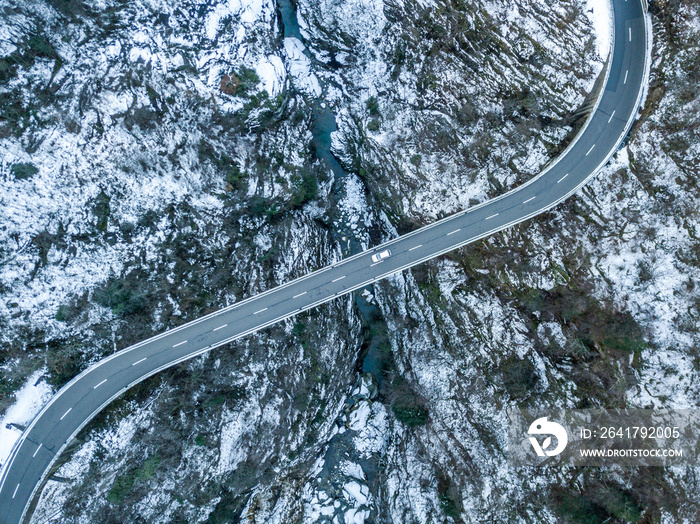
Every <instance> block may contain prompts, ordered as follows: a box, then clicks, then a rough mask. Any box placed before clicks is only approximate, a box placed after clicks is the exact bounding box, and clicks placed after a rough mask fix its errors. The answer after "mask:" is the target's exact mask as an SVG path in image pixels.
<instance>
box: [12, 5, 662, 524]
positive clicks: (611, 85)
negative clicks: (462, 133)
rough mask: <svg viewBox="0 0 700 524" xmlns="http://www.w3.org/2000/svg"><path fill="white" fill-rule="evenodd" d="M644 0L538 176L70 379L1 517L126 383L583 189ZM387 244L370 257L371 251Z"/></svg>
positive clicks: (609, 151) (630, 88)
mask: <svg viewBox="0 0 700 524" xmlns="http://www.w3.org/2000/svg"><path fill="white" fill-rule="evenodd" d="M643 2H644V0H612V2H611V4H612V9H613V15H614V38H613V39H612V49H611V52H612V54H611V59H610V58H609V59H608V62H607V71H606V79H605V82H604V86H603V88H602V91H601V93H600V95H599V97H598V98H597V102H596V105H595V107H594V110H593V112H592V113H591V115H590V117H589V119H588V121H587V123H586V125H585V126H584V128H583V129H582V131H581V132H580V133H579V134H578V135H577V137H576V139H575V140H574V142H573V143H572V144H571V145H570V146H569V147H568V148H567V149H566V150H565V151H564V152H563V153H562V155H560V157H559V158H558V159H557V161H556V162H555V163H553V164H552V165H550V166H549V167H548V168H547V169H546V170H545V171H543V172H542V173H541V174H539V175H538V176H537V177H536V178H534V179H533V180H531V181H529V182H528V183H527V184H524V185H522V186H520V187H518V188H516V189H514V190H512V191H510V192H508V193H506V194H504V195H502V196H500V197H498V198H494V199H492V200H490V201H488V202H486V203H484V204H481V205H479V206H476V207H474V208H470V209H468V210H467V211H464V212H461V213H457V214H455V215H452V216H450V217H447V218H445V219H443V220H440V221H438V222H436V223H434V224H431V225H429V226H426V227H424V228H422V229H419V230H416V231H413V232H411V233H409V234H407V235H404V236H401V237H399V238H396V239H394V240H391V241H389V242H387V243H385V244H383V245H381V246H377V247H376V248H373V249H371V250H368V251H365V252H363V253H359V254H357V255H354V256H351V257H349V258H347V259H344V260H342V261H341V262H339V263H337V264H334V265H333V266H328V267H326V268H323V269H321V270H318V271H315V272H313V273H310V274H308V275H306V276H304V277H302V278H299V279H297V280H294V281H291V282H288V283H287V284H284V285H282V286H279V287H277V288H274V289H271V290H269V291H267V292H265V293H261V294H259V295H257V296H254V297H251V298H249V299H246V300H243V301H241V302H240V303H237V304H234V305H233V306H231V307H228V308H226V309H222V310H220V311H217V312H215V313H212V314H210V315H207V316H205V317H202V318H200V319H197V320H195V321H193V322H190V323H188V324H184V325H182V326H180V327H178V328H175V329H172V330H170V331H166V332H165V333H162V334H160V335H157V336H155V337H153V338H150V339H148V340H144V341H143V342H141V343H139V344H136V345H135V346H131V347H129V348H126V349H124V350H122V351H119V352H117V353H115V354H113V355H111V356H110V357H108V358H105V359H104V360H102V361H100V362H98V363H97V364H95V365H93V366H91V367H90V368H88V369H86V370H85V371H84V372H83V373H81V374H80V375H78V376H77V377H75V378H74V379H73V380H71V381H70V382H69V383H68V384H66V385H65V386H64V387H63V388H62V389H61V390H60V391H59V392H58V393H57V394H56V395H55V396H54V397H53V398H52V399H51V400H50V401H49V403H48V404H47V405H46V406H44V408H43V409H42V410H41V412H40V413H39V414H38V415H37V416H36V417H35V418H34V420H33V421H32V423H31V424H30V425H29V427H27V428H26V430H25V431H24V432H23V434H22V436H21V437H20V438H19V440H18V441H17V442H16V443H15V446H14V448H13V449H12V452H11V455H10V457H9V458H8V460H7V462H6V463H5V465H4V468H3V470H2V477H1V478H0V523H3V524H17V523H19V522H22V520H23V519H24V517H25V514H26V512H27V509H28V507H29V505H30V502H31V501H32V499H33V497H34V495H35V494H36V493H37V490H38V489H39V487H40V486H41V485H42V481H43V479H44V478H45V476H46V474H47V473H48V471H49V469H50V467H51V465H52V464H53V463H54V462H55V460H56V459H57V457H58V456H59V455H60V453H61V452H62V450H63V449H64V448H65V447H66V445H67V444H68V443H69V442H70V441H71V440H72V439H73V437H74V436H75V435H76V434H77V433H78V432H79V431H80V429H82V428H83V427H84V426H85V424H87V423H88V422H89V421H90V420H91V419H92V418H93V417H94V416H95V415H96V414H97V413H98V412H99V411H100V410H102V409H103V408H104V407H105V406H106V405H107V404H109V403H110V402H111V401H112V400H114V399H115V398H116V397H118V396H119V395H121V394H122V393H124V392H125V391H126V390H127V389H128V388H130V387H131V386H133V385H134V384H137V383H138V382H140V381H142V380H144V379H145V378H147V377H149V376H151V375H153V374H155V373H158V372H159V371H161V370H163V369H165V368H167V367H170V366H173V365H175V364H177V363H178V362H182V361H184V360H187V359H190V358H192V357H194V356H195V355H199V354H201V353H203V352H205V351H208V350H210V349H212V348H215V347H217V346H221V345H223V344H226V343H228V342H231V341H232V340H236V339H238V338H241V337H243V336H245V335H248V334H250V333H253V332H255V331H258V330H260V329H263V328H265V327H267V326H270V325H272V324H274V323H276V322H279V321H281V320H282V319H285V318H289V317H291V316H293V315H296V314H298V313H299V312H301V311H304V310H307V309H310V308H313V307H316V306H318V305H319V304H322V303H324V302H328V301H330V300H333V299H334V298H336V297H338V296H340V295H344V294H347V293H350V292H351V291H353V290H356V289H359V288H361V287H363V286H365V285H367V284H370V283H372V282H374V281H376V280H379V279H382V278H384V277H386V276H388V275H391V274H393V273H396V272H398V271H402V270H404V269H406V268H409V267H412V266H415V265H416V264H420V263H421V262H424V261H426V260H429V259H431V258H434V257H436V256H438V255H440V254H443V253H446V252H448V251H451V250H454V249H456V248H458V247H460V246H463V245H465V244H468V243H470V242H474V241H475V240H478V239H480V238H483V237H485V236H488V235H490V234H492V233H495V232H496V231H500V230H502V229H504V228H506V227H508V226H511V225H513V224H516V223H518V222H522V221H524V220H527V219H528V218H530V217H533V216H535V215H538V214H539V213H542V212H544V211H546V210H547V209H549V208H551V207H553V206H554V205H556V204H558V203H559V202H561V201H562V200H564V199H565V198H567V197H568V196H569V195H571V194H572V193H574V192H575V191H576V190H577V189H578V188H580V187H581V186H582V185H583V184H584V183H585V182H586V181H587V180H588V179H589V178H590V177H592V176H593V175H595V174H596V173H597V172H598V171H599V170H600V169H601V168H602V167H603V166H604V165H605V164H606V163H607V161H608V160H609V159H610V157H611V156H612V155H613V153H614V152H615V151H616V150H617V148H618V147H619V145H620V144H621V142H622V141H623V139H624V138H625V137H626V135H627V133H628V131H629V128H630V126H631V125H632V121H633V120H634V119H635V117H636V115H637V111H638V108H639V104H640V102H641V98H642V92H643V89H644V86H645V83H646V80H647V76H648V70H647V69H648V64H647V37H648V31H649V30H650V28H649V27H647V15H646V5H645V4H644V3H643ZM386 248H389V249H391V252H392V256H391V257H390V258H388V259H385V260H383V261H380V262H378V263H374V262H372V260H371V256H372V254H374V253H376V252H378V251H381V250H384V249H386Z"/></svg>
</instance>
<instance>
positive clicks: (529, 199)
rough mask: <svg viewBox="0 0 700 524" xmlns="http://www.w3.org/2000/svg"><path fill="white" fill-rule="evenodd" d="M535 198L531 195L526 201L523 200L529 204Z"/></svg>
mask: <svg viewBox="0 0 700 524" xmlns="http://www.w3.org/2000/svg"><path fill="white" fill-rule="evenodd" d="M533 200H535V197H530V198H528V199H527V200H526V201H525V202H523V204H527V203H528V202H532V201H533Z"/></svg>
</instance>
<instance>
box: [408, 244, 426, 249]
mask: <svg viewBox="0 0 700 524" xmlns="http://www.w3.org/2000/svg"><path fill="white" fill-rule="evenodd" d="M419 247H423V244H418V245H417V246H415V247H412V248H411V249H409V251H413V250H414V249H418V248H419Z"/></svg>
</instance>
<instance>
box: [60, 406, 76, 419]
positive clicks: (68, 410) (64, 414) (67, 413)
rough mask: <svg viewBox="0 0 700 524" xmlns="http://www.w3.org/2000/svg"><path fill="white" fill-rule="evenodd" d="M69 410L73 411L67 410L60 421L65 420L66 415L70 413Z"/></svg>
mask: <svg viewBox="0 0 700 524" xmlns="http://www.w3.org/2000/svg"><path fill="white" fill-rule="evenodd" d="M71 409H73V408H68V411H66V412H65V413H64V414H63V416H62V417H61V419H60V420H63V419H64V418H66V415H67V414H68V413H70V410H71Z"/></svg>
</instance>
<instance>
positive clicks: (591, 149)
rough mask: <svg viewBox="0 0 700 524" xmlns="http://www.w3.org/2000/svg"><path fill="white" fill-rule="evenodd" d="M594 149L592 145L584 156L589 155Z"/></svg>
mask: <svg viewBox="0 0 700 524" xmlns="http://www.w3.org/2000/svg"><path fill="white" fill-rule="evenodd" d="M594 147H595V144H593V145H592V146H591V148H590V149H589V150H588V153H586V156H588V154H589V153H590V152H591V151H593V148H594Z"/></svg>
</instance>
